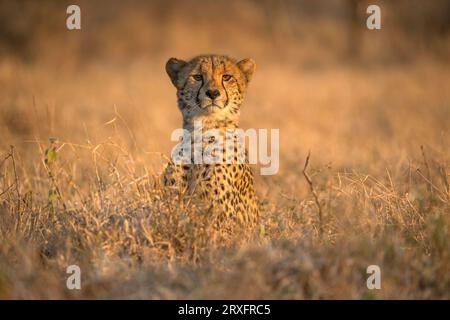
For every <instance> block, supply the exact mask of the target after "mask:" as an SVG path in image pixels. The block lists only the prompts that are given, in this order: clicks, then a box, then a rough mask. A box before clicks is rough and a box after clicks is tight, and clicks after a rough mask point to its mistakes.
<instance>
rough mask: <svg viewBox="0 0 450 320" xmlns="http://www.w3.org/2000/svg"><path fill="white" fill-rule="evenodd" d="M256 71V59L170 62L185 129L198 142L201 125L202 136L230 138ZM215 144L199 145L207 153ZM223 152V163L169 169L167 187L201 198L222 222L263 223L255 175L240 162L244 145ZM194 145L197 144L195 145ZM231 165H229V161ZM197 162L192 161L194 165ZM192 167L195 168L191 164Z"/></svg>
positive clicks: (211, 57)
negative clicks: (211, 133) (228, 134)
mask: <svg viewBox="0 0 450 320" xmlns="http://www.w3.org/2000/svg"><path fill="white" fill-rule="evenodd" d="M254 70H255V63H254V61H253V60H251V59H244V60H241V61H239V62H236V61H235V60H233V59H231V58H229V57H227V56H222V55H203V56H198V57H195V58H194V59H192V60H190V61H188V62H186V61H183V60H178V59H175V58H171V59H169V61H167V64H166V71H167V73H168V75H169V77H170V79H171V81H172V83H173V84H174V86H175V87H176V89H177V98H178V108H179V110H180V111H181V114H182V116H183V128H184V129H186V130H188V131H189V132H190V133H191V134H192V136H194V122H196V121H201V122H202V126H203V128H202V129H203V131H205V130H211V129H215V130H218V132H220V133H221V134H223V135H224V136H225V132H226V131H227V130H230V129H231V130H233V129H236V128H238V126H239V115H240V109H241V104H242V101H243V99H244V96H245V92H246V89H247V85H248V83H249V81H250V80H251V78H252V75H253V72H254ZM211 142H212V141H210V140H208V139H207V140H204V141H201V142H200V143H201V144H202V147H203V149H204V148H206V147H207V146H208V144H210V143H211ZM234 142H235V146H234V148H233V149H230V150H223V158H222V160H224V162H223V163H220V164H218V163H213V164H183V165H175V164H173V163H169V165H168V166H167V168H166V170H165V174H164V183H165V185H178V186H180V187H181V188H183V189H185V190H187V192H188V194H190V195H195V196H199V197H200V198H202V199H203V200H206V201H204V203H206V204H207V205H209V206H210V207H211V208H212V209H213V211H215V212H217V213H218V216H219V217H220V219H221V220H223V219H233V220H236V221H238V222H240V223H243V224H246V225H249V224H254V223H255V222H256V221H257V220H258V208H257V203H256V195H255V190H254V181H253V174H252V171H251V168H250V166H249V165H248V163H247V162H244V163H240V162H238V161H237V159H238V152H239V148H238V147H237V144H238V143H239V142H240V141H239V140H238V139H236V138H234ZM192 143H194V139H192ZM227 156H228V157H230V158H229V159H232V161H231V163H225V157H227ZM192 160H193V159H192ZM192 163H193V162H192Z"/></svg>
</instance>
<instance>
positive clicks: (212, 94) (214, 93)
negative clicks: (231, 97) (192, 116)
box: [206, 89, 220, 99]
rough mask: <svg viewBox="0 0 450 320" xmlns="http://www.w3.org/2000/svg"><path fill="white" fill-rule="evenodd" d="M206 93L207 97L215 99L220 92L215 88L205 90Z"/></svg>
mask: <svg viewBox="0 0 450 320" xmlns="http://www.w3.org/2000/svg"><path fill="white" fill-rule="evenodd" d="M206 95H207V96H208V97H209V98H211V99H215V98H217V97H218V96H220V92H219V90H217V89H214V90H207V91H206Z"/></svg>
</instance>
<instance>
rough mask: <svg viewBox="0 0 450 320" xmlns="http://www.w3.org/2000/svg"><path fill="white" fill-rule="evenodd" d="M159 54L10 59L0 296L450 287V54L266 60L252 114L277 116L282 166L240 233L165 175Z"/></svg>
mask: <svg viewBox="0 0 450 320" xmlns="http://www.w3.org/2000/svg"><path fill="white" fill-rule="evenodd" d="M162 66H163V61H154V62H152V63H143V62H140V63H138V64H136V65H133V66H131V67H129V68H121V69H120V70H117V69H115V68H114V67H112V66H108V65H96V66H89V67H85V68H83V69H81V70H72V71H73V72H66V73H64V72H58V71H52V70H51V68H49V67H48V66H45V65H44V66H39V65H36V64H33V65H24V64H21V63H17V62H14V61H4V62H2V63H1V65H0V70H1V72H0V75H1V79H0V83H1V86H2V93H1V97H2V99H1V104H2V105H1V106H0V108H1V114H0V115H1V116H0V123H1V129H0V135H1V137H2V139H1V141H0V148H1V149H0V150H1V157H0V172H1V173H0V243H1V245H0V298H3V299H5V298H6V299H10V298H32V299H34V298H152V299H160V298H162V299H166V298H195V299H197V298H226V299H228V298H275V299H278V298H283V299H286V298H287V299H291V298H305V299H316V298H332V299H334V298H339V299H342V298H344V299H347V298H351V299H370V298H388V299H391V298H393V299H396V298H446V299H448V298H450V296H449V293H450V291H449V288H450V272H449V270H450V231H449V227H450V216H449V213H450V192H449V180H450V176H449V174H450V153H449V147H450V145H449V141H450V139H449V131H448V130H449V120H450V113H449V110H450V108H449V105H448V103H449V101H450V96H449V95H450V93H449V91H448V89H447V87H448V83H449V79H448V75H449V74H450V73H449V71H450V70H449V66H448V65H447V64H444V63H432V62H430V60H423V61H418V62H417V63H416V64H415V65H405V66H401V65H400V66H398V65H394V66H384V67H382V68H375V67H373V66H372V67H371V68H364V67H361V66H359V67H358V66H353V67H352V66H348V65H347V66H331V67H326V68H319V69H315V70H310V69H295V68H293V67H292V66H291V65H289V64H287V63H286V64H282V63H280V64H278V65H276V66H273V67H271V66H270V65H268V64H267V65H265V64H264V63H261V64H259V67H258V71H257V73H256V76H255V79H254V82H253V83H252V84H251V86H250V88H249V94H248V98H247V101H246V104H245V107H244V109H243V114H242V118H243V119H242V125H243V127H244V128H248V127H256V128H279V129H280V136H281V141H280V157H281V159H280V161H281V168H280V172H279V174H277V175H275V176H266V177H257V191H258V195H259V201H260V206H261V212H262V217H263V218H262V221H261V223H260V225H258V227H257V228H255V230H235V233H234V234H233V235H232V236H229V235H227V234H225V233H221V232H218V231H216V230H214V229H213V228H212V227H211V226H210V225H209V219H208V215H207V213H205V212H199V211H197V210H196V209H195V207H193V206H192V205H191V204H186V203H185V202H183V201H182V200H180V198H179V196H178V194H177V193H176V192H175V191H172V190H167V189H165V188H163V187H161V186H160V185H159V184H158V179H157V176H158V173H159V172H160V171H161V166H162V164H163V163H164V162H165V158H164V156H163V155H164V154H166V155H168V154H169V152H170V149H171V147H172V146H173V142H171V141H170V139H169V137H170V132H171V131H172V130H173V129H175V128H177V127H178V126H179V123H180V116H179V114H178V111H177V109H176V106H175V97H174V89H173V88H172V87H171V85H170V82H169V80H168V79H166V75H165V74H164V72H163V67H162ZM50 137H54V138H53V140H52V142H50V140H49V138H50ZM421 146H423V149H421ZM46 150H54V151H51V152H50V153H49V152H48V151H47V153H46ZM308 150H311V158H310V162H309V166H308V168H307V172H308V177H310V179H311V180H312V183H313V185H312V186H313V190H314V192H315V193H316V195H317V201H315V199H314V197H313V195H312V193H311V190H310V186H309V185H308V183H307V181H306V180H305V178H304V176H303V173H302V170H303V166H304V163H305V158H306V155H307V153H308ZM52 152H54V153H56V154H57V157H56V159H53V158H52V157H53V156H54V153H52ZM46 159H47V161H46ZM319 208H320V210H321V212H322V218H321V220H320V219H319V214H318V213H319V212H318V211H319V210H318V209H319ZM320 230H321V232H320ZM71 264H76V265H78V266H80V267H81V270H82V290H80V291H76V290H75V291H71V290H68V289H67V288H66V286H65V285H66V277H67V275H66V274H65V270H66V267H67V266H68V265H71ZM371 264H376V265H379V266H380V267H381V270H382V289H381V290H373V291H370V290H368V289H367V288H366V277H367V275H366V273H365V270H366V268H367V266H369V265H371Z"/></svg>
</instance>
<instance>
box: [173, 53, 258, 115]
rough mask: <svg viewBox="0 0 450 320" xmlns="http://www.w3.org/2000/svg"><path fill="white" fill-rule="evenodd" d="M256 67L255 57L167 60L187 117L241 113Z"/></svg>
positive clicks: (180, 106) (180, 104) (207, 57)
mask: <svg viewBox="0 0 450 320" xmlns="http://www.w3.org/2000/svg"><path fill="white" fill-rule="evenodd" d="M254 70H255V63H254V61H253V60H252V59H244V60H241V61H239V62H235V61H233V60H232V59H230V58H228V57H226V56H219V55H207V56H199V57H196V58H194V59H192V60H191V61H188V62H186V61H183V60H178V59H175V58H171V59H169V61H167V64H166V71H167V73H168V75H169V77H170V79H171V81H172V83H173V84H174V85H175V87H176V88H177V97H178V107H179V109H180V111H181V113H182V114H183V118H184V119H185V120H186V119H193V118H195V117H196V116H202V115H208V116H211V115H217V116H221V118H230V119H232V118H234V117H237V116H238V114H239V109H240V106H241V103H242V100H243V98H244V94H245V91H246V88H247V84H248V82H249V81H250V79H251V77H252V75H253V72H254Z"/></svg>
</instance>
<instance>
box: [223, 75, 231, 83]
mask: <svg viewBox="0 0 450 320" xmlns="http://www.w3.org/2000/svg"><path fill="white" fill-rule="evenodd" d="M231 78H232V76H231V75H229V74H224V75H223V76H222V79H223V81H229V80H231Z"/></svg>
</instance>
